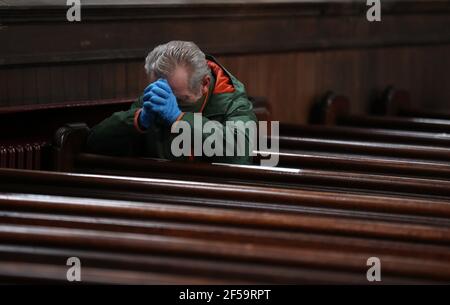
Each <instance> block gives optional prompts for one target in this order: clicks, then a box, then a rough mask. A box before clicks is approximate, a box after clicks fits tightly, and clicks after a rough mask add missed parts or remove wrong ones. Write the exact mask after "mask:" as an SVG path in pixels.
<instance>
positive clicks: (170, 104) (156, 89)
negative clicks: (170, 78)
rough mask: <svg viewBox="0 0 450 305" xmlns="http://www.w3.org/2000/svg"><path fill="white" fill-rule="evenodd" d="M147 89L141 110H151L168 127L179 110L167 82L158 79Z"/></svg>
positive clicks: (178, 113) (174, 119) (176, 116)
mask: <svg viewBox="0 0 450 305" xmlns="http://www.w3.org/2000/svg"><path fill="white" fill-rule="evenodd" d="M147 89H148V90H147ZM147 89H146V90H147V92H145V91H144V106H143V108H149V109H151V112H153V113H156V114H158V115H159V116H160V117H161V119H163V120H164V121H165V122H166V123H167V124H168V125H171V124H172V123H173V122H175V121H176V119H177V118H178V116H179V115H180V114H181V110H180V108H179V107H178V103H177V98H176V97H175V95H174V94H173V92H172V89H171V88H170V86H169V83H168V82H167V80H165V79H161V78H160V79H158V80H157V81H156V82H154V83H152V84H150V86H148V87H147Z"/></svg>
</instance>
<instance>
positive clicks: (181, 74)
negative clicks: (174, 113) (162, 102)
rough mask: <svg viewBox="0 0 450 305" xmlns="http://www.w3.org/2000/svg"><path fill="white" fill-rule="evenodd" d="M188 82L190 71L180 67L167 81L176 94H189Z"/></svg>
mask: <svg viewBox="0 0 450 305" xmlns="http://www.w3.org/2000/svg"><path fill="white" fill-rule="evenodd" d="M188 80H189V74H188V71H187V70H186V69H185V68H184V67H182V66H179V67H177V68H176V69H175V71H174V72H173V73H172V74H171V75H170V76H169V79H168V80H167V81H168V82H169V85H170V86H171V87H172V90H173V91H174V93H178V94H185V93H188V92H189V86H188V84H189V83H188Z"/></svg>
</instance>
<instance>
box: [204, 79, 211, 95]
mask: <svg viewBox="0 0 450 305" xmlns="http://www.w3.org/2000/svg"><path fill="white" fill-rule="evenodd" d="M210 83H211V77H210V76H209V75H205V77H203V80H202V94H206V93H208V89H209V84H210Z"/></svg>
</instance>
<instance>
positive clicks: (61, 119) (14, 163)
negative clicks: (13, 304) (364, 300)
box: [0, 0, 450, 285]
mask: <svg viewBox="0 0 450 305" xmlns="http://www.w3.org/2000/svg"><path fill="white" fill-rule="evenodd" d="M62 2H63V3H62ZM65 2H66V1H57V0H23V1H21V0H0V283H14V284H15V283H17V284H22V283H25V284H36V283H50V284H52V283H63V284H67V283H70V282H75V281H81V282H82V283H86V284H132V285H141V284H150V285H152V284H179V285H210V284H225V285H229V284H324V285H328V284H358V285H360V284H362V285H377V284H448V283H450V77H449V75H448V73H449V72H448V71H450V31H449V29H450V1H448V0H428V1H423V0H407V1H402V0H381V1H375V0H374V1H367V2H366V1H360V0H320V1H319V0H264V1H258V0H230V1H226V0H193V1H190V0H186V1H183V0H168V1H163V0H130V1H123V0H105V1H100V0H83V1H81V2H79V1H68V2H71V4H66V3H65ZM174 40H179V41H191V42H194V43H195V44H196V45H197V46H198V47H199V48H200V49H201V50H202V51H203V52H204V53H205V54H209V55H212V56H214V58H215V59H216V60H217V62H218V63H220V64H221V65H222V66H223V67H225V69H226V71H229V73H231V74H232V75H233V77H235V78H236V79H237V80H239V81H240V82H241V83H242V84H243V85H244V86H245V91H246V93H247V97H246V100H247V98H248V101H249V103H250V104H251V105H252V107H253V111H254V114H255V116H256V117H257V119H258V121H259V122H263V121H264V122H269V123H270V122H277V123H278V125H276V126H277V129H276V131H277V132H276V133H275V132H274V133H271V134H270V135H268V136H267V139H268V140H269V142H270V143H272V144H273V143H277V146H278V147H276V148H277V149H276V150H273V149H272V150H271V149H269V148H268V147H265V149H263V148H261V147H259V148H258V147H257V148H256V150H255V151H254V156H253V159H252V160H253V161H252V162H253V163H252V164H250V165H242V164H241V165H238V164H225V163H220V162H202V161H198V160H195V159H193V158H192V159H189V160H169V159H165V158H158V157H148V156H143V155H134V156H131V155H127V156H118V155H106V154H100V153H92V152H91V151H88V150H87V149H86V142H87V139H88V137H89V135H90V133H91V131H92V128H93V127H94V126H96V125H97V124H99V123H100V122H102V121H103V120H104V119H105V118H107V117H110V116H111V115H113V114H114V113H117V112H122V111H127V110H128V109H130V107H133V106H132V105H134V103H135V102H136V100H137V99H138V98H139V96H140V95H141V94H142V92H143V91H144V90H145V89H146V87H147V86H148V85H149V79H148V75H147V74H146V70H145V68H144V64H145V60H146V56H147V54H148V53H149V52H150V51H151V50H152V49H153V48H155V47H156V46H158V45H161V44H164V43H167V42H169V41H174ZM221 71H222V72H223V71H224V70H221ZM217 79H218V76H217ZM142 107H143V106H142ZM142 109H143V108H142ZM136 113H138V112H136ZM177 120H178V119H177ZM134 123H135V124H136V119H135V121H134ZM130 124H133V122H131V123H130ZM269 125H270V124H269ZM260 126H261V125H260ZM270 126H275V125H270ZM271 128H274V127H271ZM271 131H274V130H273V129H271ZM112 141H114V139H112ZM272 148H274V147H273V146H272ZM268 157H274V158H276V160H277V161H278V163H277V164H276V166H273V167H268V166H262V165H261V164H263V163H262V160H265V159H267V158H268Z"/></svg>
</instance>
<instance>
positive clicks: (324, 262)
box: [0, 170, 450, 282]
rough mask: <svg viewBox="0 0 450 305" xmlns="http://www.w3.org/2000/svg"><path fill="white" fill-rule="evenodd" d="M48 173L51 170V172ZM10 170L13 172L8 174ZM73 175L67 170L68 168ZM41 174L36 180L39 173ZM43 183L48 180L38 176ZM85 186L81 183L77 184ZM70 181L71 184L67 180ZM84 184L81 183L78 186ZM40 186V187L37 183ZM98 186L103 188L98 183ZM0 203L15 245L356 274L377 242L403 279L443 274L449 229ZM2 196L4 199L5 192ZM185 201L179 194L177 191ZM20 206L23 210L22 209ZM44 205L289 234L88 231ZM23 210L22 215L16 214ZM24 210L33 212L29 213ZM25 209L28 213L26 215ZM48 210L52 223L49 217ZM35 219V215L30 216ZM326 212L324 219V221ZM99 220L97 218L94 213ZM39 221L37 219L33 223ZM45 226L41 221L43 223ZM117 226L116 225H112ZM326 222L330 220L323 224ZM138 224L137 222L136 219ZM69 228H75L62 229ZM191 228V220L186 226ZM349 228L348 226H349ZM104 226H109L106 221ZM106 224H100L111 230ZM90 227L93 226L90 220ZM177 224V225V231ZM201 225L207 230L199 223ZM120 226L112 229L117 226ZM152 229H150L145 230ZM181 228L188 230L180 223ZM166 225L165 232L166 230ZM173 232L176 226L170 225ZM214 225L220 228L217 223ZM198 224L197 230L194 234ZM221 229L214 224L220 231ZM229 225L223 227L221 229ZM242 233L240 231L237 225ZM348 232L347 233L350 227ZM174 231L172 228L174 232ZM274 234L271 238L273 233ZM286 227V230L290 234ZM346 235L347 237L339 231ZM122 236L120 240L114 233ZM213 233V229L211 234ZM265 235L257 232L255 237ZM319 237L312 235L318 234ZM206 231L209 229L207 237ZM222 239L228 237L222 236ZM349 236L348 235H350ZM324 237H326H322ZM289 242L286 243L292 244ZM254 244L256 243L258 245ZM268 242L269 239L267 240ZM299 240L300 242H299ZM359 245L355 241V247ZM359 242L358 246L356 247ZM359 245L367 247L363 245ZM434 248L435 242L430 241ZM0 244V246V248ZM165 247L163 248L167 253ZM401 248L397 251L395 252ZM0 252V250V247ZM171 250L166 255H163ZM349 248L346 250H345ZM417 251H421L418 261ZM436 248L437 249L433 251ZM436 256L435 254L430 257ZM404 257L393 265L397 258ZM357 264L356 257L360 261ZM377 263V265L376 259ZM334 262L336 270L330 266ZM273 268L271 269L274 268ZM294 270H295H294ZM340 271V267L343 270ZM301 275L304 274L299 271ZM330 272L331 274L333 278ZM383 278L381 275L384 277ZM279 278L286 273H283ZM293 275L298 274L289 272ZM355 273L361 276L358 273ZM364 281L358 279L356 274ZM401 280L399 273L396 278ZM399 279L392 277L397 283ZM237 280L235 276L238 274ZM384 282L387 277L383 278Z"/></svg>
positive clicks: (6, 238) (125, 205)
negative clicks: (279, 242) (335, 246)
mask: <svg viewBox="0 0 450 305" xmlns="http://www.w3.org/2000/svg"><path fill="white" fill-rule="evenodd" d="M2 172H16V174H23V173H27V174H28V173H29V174H31V177H29V178H32V177H34V178H35V179H36V180H39V181H35V182H36V183H42V182H43V181H42V180H46V178H48V174H49V173H45V172H28V171H15V170H2ZM51 175H53V174H51ZM58 175H59V176H60V177H62V176H67V174H58ZM15 176H16V177H17V175H15ZM69 176H70V177H71V178H69V179H70V180H72V182H74V180H73V178H74V174H70V175H69ZM43 178H44V179H43ZM84 178H86V177H84ZM98 178H99V177H96V179H95V180H96V181H98ZM104 178H106V179H111V178H110V177H104ZM46 182H48V181H46ZM93 182H94V181H92V182H90V183H89V186H94V185H97V184H93ZM82 184H84V185H86V184H85V183H82ZM71 185H72V187H77V186H76V183H75V184H74V183H71ZM86 187H87V186H86ZM41 189H42V188H41ZM2 191H3V189H2ZM24 191H25V192H27V191H28V190H22V192H24ZM105 191H106V190H105ZM79 192H80V194H86V192H85V188H84V187H83V188H82V189H80V190H79ZM2 197H3V198H2V200H1V202H2V207H3V209H6V210H10V209H13V210H14V211H20V213H21V215H19V216H17V213H16V215H13V216H12V217H18V218H20V219H19V221H18V223H20V225H13V224H11V223H10V224H3V221H2V225H1V226H0V239H1V241H2V243H17V242H18V241H20V244H21V245H22V244H24V245H29V244H30V243H33V244H34V243H36V242H39V243H40V246H41V247H42V246H46V247H69V248H72V247H80V246H82V247H89V248H92V249H95V250H96V251H107V252H110V251H112V252H114V253H115V252H117V251H125V252H127V253H129V252H133V253H139V254H145V253H165V254H167V255H169V256H171V255H183V256H186V255H188V256H189V257H191V256H194V257H201V258H203V257H212V258H215V260H218V261H221V260H232V261H234V260H236V261H240V262H246V263H247V262H248V261H251V262H252V264H255V263H261V264H262V263H270V266H273V265H276V266H277V265H281V266H290V267H291V268H293V269H291V270H297V269H296V268H297V266H298V267H300V268H302V267H304V266H309V268H313V269H314V266H315V268H316V269H317V267H318V266H320V267H319V268H318V269H319V270H322V272H323V271H324V270H328V269H331V270H344V271H347V272H350V273H352V272H353V273H358V272H362V271H363V270H364V268H365V259H367V255H373V253H376V254H377V255H378V253H380V249H381V248H384V250H381V252H382V251H386V252H387V253H389V254H386V255H381V259H382V261H383V262H384V264H386V268H385V269H383V270H384V272H385V273H384V274H386V278H389V276H390V275H395V276H403V277H406V278H407V279H413V278H418V280H419V281H420V279H421V278H422V279H425V280H447V279H448V275H447V271H446V270H447V268H448V266H447V263H446V260H447V259H448V258H447V259H445V258H444V257H445V256H444V257H443V255H448V254H445V253H446V251H445V247H444V248H442V249H441V250H444V251H437V252H435V251H436V250H438V249H439V247H440V246H437V245H439V244H441V245H445V244H447V243H448V242H449V241H448V240H447V239H446V236H450V235H449V234H448V233H445V232H446V231H447V230H448V228H446V227H443V226H436V224H435V225H432V226H424V225H412V224H408V223H401V222H400V223H395V222H394V223H392V222H390V223H387V222H383V221H372V222H371V221H367V220H366V221H362V222H360V223H359V224H358V221H357V220H355V219H346V218H342V220H339V219H336V218H332V217H329V218H327V217H306V216H301V215H290V214H285V213H283V214H280V213H279V212H278V213H277V212H271V213H260V212H258V213H254V212H251V211H246V210H245V209H242V208H241V209H239V211H238V210H237V209H236V208H227V209H225V210H224V209H217V208H206V207H194V206H192V207H187V206H183V207H182V206H179V205H175V206H174V205H170V204H163V205H162V206H161V207H158V204H153V203H150V202H147V203H145V204H142V203H139V202H132V201H130V200H126V201H122V202H121V200H100V199H94V198H91V197H89V198H88V197H86V196H84V198H86V199H87V200H86V199H82V198H81V197H72V198H71V197H65V198H62V197H59V196H58V197H52V196H51V197H48V194H47V195H45V196H29V195H25V194H17V195H13V194H11V193H9V194H7V195H6V196H2ZM5 197H6V198H5ZM184 200H187V198H184ZM26 211H28V214H26V213H24V212H26ZM46 211H47V212H48V211H52V213H58V214H61V213H69V215H83V214H84V215H89V217H95V219H98V218H99V217H101V216H102V215H103V216H109V217H121V218H123V217H126V218H127V219H139V220H145V219H148V220H150V219H155V220H156V219H161V220H164V221H176V222H180V221H181V222H188V223H192V222H195V223H200V224H214V226H216V225H219V226H220V225H227V226H230V225H231V226H232V225H238V226H239V227H240V228H242V227H244V228H256V229H257V230H260V229H262V228H267V229H270V230H272V231H274V230H282V231H283V230H288V231H291V232H290V233H289V234H286V235H284V236H285V239H286V238H287V236H289V238H291V243H290V245H285V244H283V246H275V245H273V244H272V245H267V244H265V243H264V240H265V239H266V240H267V238H268V239H271V238H272V239H273V238H280V237H281V236H283V234H280V233H274V234H272V235H268V236H266V234H265V233H266V232H264V231H261V232H259V231H258V234H259V238H257V239H255V238H254V236H252V234H249V233H251V231H250V232H249V231H247V232H246V233H247V237H249V238H253V245H252V247H250V248H249V247H248V243H245V244H244V245H242V244H240V243H236V242H223V240H222V239H221V242H211V241H207V242H206V240H205V241H202V240H203V239H201V240H197V239H192V236H190V237H188V238H180V237H169V236H167V237H164V238H163V237H162V236H161V234H174V233H173V232H174V231H173V229H172V230H170V227H169V229H168V230H164V226H160V227H158V225H157V227H156V232H157V233H158V234H157V236H154V235H152V234H149V231H151V230H152V229H151V226H150V228H149V227H148V226H147V227H145V225H144V224H146V223H147V222H145V223H142V222H141V223H140V225H141V226H143V225H144V227H145V228H143V229H139V230H141V232H142V230H146V234H139V233H137V232H136V230H137V228H136V226H137V225H138V224H139V222H137V223H136V222H133V221H131V220H130V221H127V222H125V223H124V222H122V223H121V222H120V221H117V220H116V221H115V222H114V220H110V222H109V224H110V225H113V226H116V227H115V228H114V229H113V231H114V233H108V232H105V230H106V228H105V225H107V223H105V222H106V221H105V220H104V219H103V220H102V221H101V230H99V231H96V230H94V227H95V226H98V224H96V222H90V221H89V219H84V221H83V219H82V218H81V219H80V217H78V218H77V217H72V218H70V217H58V216H53V217H51V216H49V215H47V219H45V217H43V215H42V214H36V213H41V212H44V213H46ZM22 213H23V214H22ZM30 213H32V214H34V215H30ZM33 216H34V217H35V219H33ZM55 217H56V220H57V222H56V223H55ZM24 218H28V219H30V218H31V221H32V223H33V224H34V225H30V224H24V223H23V219H24ZM36 218H37V220H36ZM327 219H329V221H327ZM100 220H101V219H100ZM64 222H72V223H70V224H68V225H67V224H66V225H63V224H61V223H64ZM80 223H87V224H88V225H89V229H87V228H82V229H80V226H81V224H80ZM36 224H39V226H36ZM44 224H45V225H46V226H45V227H44V226H43V225H44ZM118 225H119V226H120V227H118ZM330 225H331V227H330ZM47 226H51V227H55V226H58V229H52V228H49V227H47ZM59 226H63V227H64V226H65V227H66V228H65V229H61V228H60V227H59ZM127 226H128V227H130V228H131V230H132V231H133V233H132V234H130V233H124V231H125V232H126V231H127V229H124V227H127ZM138 226H139V225H138ZM67 227H69V228H73V227H76V229H67ZM191 227H192V226H191ZM352 227H353V229H352ZM110 228H111V227H110ZM110 228H108V230H111V229H110ZM96 229H99V228H98V227H97V228H96ZM182 229H183V228H181V229H180V227H178V232H180V230H182ZM204 229H206V230H207V231H209V229H207V228H204ZM119 230H120V232H121V233H118V232H117V231H119ZM154 230H155V229H153V232H155V231H154ZM184 230H188V227H184ZM292 230H294V231H297V230H300V232H304V231H306V232H308V231H309V232H315V233H318V232H320V233H321V234H323V233H327V234H328V235H330V234H331V235H342V236H343V237H345V238H340V239H337V240H335V243H336V242H340V241H344V240H347V242H350V241H352V240H353V241H354V245H358V244H359V242H357V241H358V239H359V238H360V237H363V236H365V237H369V239H370V238H371V237H372V238H373V237H376V239H373V241H372V242H375V244H378V243H380V245H384V247H381V248H380V249H379V248H378V247H375V249H374V251H370V250H369V252H368V253H367V252H355V250H354V249H352V250H351V251H349V250H348V249H345V248H342V249H341V250H334V251H333V253H330V250H326V249H324V250H320V249H317V246H318V245H320V246H321V247H330V245H329V244H328V242H324V243H323V242H321V240H320V239H319V240H316V241H314V236H317V234H316V235H314V234H313V235H304V236H305V238H304V240H305V241H306V242H307V241H308V240H310V241H309V244H311V241H312V243H313V244H314V243H315V244H316V245H317V246H314V247H312V248H309V247H299V246H298V245H299V244H296V243H298V242H300V240H297V241H293V240H292V236H293V237H294V239H295V237H296V236H297V237H301V236H302V235H301V234H300V235H296V233H292ZM170 231H172V233H167V232H170ZM175 231H176V230H175ZM219 231H220V230H219ZM200 232H201V229H200V231H198V232H197V234H198V233H200ZM214 232H215V230H212V231H210V234H211V235H212V234H214ZM226 232H227V231H226V230H225V231H224V230H222V234H229V233H226ZM228 232H229V231H228ZM244 232H245V231H244ZM351 232H353V233H351ZM176 234H177V233H175V235H176ZM277 234H278V237H277ZM292 234H294V235H292ZM234 235H235V236H236V237H237V238H240V239H241V241H242V239H245V238H246V235H245V234H242V232H241V231H236V232H235V234H234ZM349 235H350V236H352V235H353V236H354V237H352V238H350V239H348V238H347V237H346V236H349ZM122 236H123V239H122ZM219 236H220V235H219ZM263 236H265V237H263ZM319 236H320V234H319ZM382 236H384V238H387V240H390V239H401V240H403V242H402V243H399V244H397V243H396V242H395V243H390V242H380V240H379V238H380V237H382ZM211 237H212V238H213V236H210V238H211ZM229 238H230V237H229ZM355 238H356V239H355ZM322 241H323V238H322ZM325 241H328V239H325ZM405 241H415V242H416V243H417V242H419V244H420V241H422V242H426V243H434V244H436V246H432V247H431V246H426V247H425V248H424V250H423V251H419V250H420V247H418V245H419V244H413V245H410V244H409V243H408V242H406V243H405ZM292 242H293V243H294V244H296V245H297V246H295V247H293V244H292ZM260 243H262V244H260ZM270 243H271V242H269V244H270ZM300 244H301V242H300ZM402 245H404V246H405V248H404V250H401V247H402ZM410 246H412V248H411V249H416V251H415V252H414V251H412V252H410V251H409V250H410V249H409V247H410ZM357 247H361V246H357ZM363 247H364V246H363ZM365 247H366V250H367V246H365ZM390 247H393V248H396V249H397V251H400V253H402V255H401V256H400V257H396V256H395V255H393V253H395V251H394V252H391V249H390ZM436 247H438V248H436ZM0 250H1V249H0ZM427 250H430V251H431V253H428V254H427ZM168 251H169V252H168ZM402 251H403V252H402ZM0 252H1V251H0ZM169 253H171V254H169ZM352 253H353V254H352ZM406 253H410V254H409V255H412V253H416V254H418V255H419V256H420V257H419V258H415V259H414V258H412V257H409V258H408V259H406V258H405V256H407V255H406ZM423 255H425V256H426V257H427V259H425V260H424V258H423ZM428 255H430V256H431V257H435V259H431V258H430V257H429V256H428ZM436 255H437V256H436ZM438 257H439V258H438ZM405 260H406V262H407V263H406V264H400V262H401V261H403V262H405ZM363 262H364V264H363V265H361V263H363ZM384 264H383V266H384ZM361 266H364V267H361ZM336 268H337V269H336ZM275 270H276V269H275ZM297 271H298V270H297ZM344 274H345V272H344ZM303 275H304V273H303ZM364 276H365V272H363V273H362V277H364ZM338 278H339V277H337V278H336V279H338ZM386 278H384V279H383V281H385V279H386ZM284 280H286V278H284ZM297 280H298V278H297ZM341 280H344V281H345V280H348V278H346V277H345V276H344V277H341ZM361 280H362V279H361ZM364 280H365V279H364ZM403 280H404V279H403ZM403 280H401V281H400V282H402V281H403ZM241 281H242V280H241ZM388 282H389V280H388Z"/></svg>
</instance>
